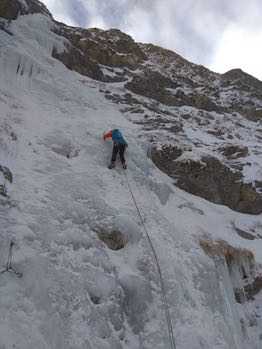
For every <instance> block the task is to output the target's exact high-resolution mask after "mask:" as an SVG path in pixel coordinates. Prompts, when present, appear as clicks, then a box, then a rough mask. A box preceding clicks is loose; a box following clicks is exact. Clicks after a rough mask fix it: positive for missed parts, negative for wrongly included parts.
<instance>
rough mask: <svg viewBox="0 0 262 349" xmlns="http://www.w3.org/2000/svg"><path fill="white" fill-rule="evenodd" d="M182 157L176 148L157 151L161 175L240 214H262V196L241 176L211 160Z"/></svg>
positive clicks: (184, 188)
mask: <svg viewBox="0 0 262 349" xmlns="http://www.w3.org/2000/svg"><path fill="white" fill-rule="evenodd" d="M181 153H182V152H181V151H180V150H179V149H177V148H176V147H172V146H164V147H153V149H152V152H151V156H152V160H153V162H154V163H155V164H156V165H157V167H158V168H159V169H160V170H161V171H163V172H165V173H166V174H167V175H169V176H170V177H172V178H174V179H176V180H177V182H176V185H177V186H178V187H179V188H181V189H183V190H186V191H187V192H189V193H191V194H194V195H197V196H200V197H202V198H204V199H207V200H209V201H212V202H214V203H216V204H223V205H226V206H228V207H230V208H232V209H233V210H236V211H239V212H244V213H251V214H259V213H261V212H262V195H261V194H259V193H257V192H256V190H255V188H254V187H253V186H252V185H251V184H245V183H243V181H242V174H241V172H238V171H232V170H231V169H230V168H229V167H227V166H226V165H224V164H223V163H221V162H220V161H219V160H218V159H216V158H214V157H211V156H208V157H203V158H202V159H201V161H195V160H191V159H188V160H180V161H179V156H180V155H181Z"/></svg>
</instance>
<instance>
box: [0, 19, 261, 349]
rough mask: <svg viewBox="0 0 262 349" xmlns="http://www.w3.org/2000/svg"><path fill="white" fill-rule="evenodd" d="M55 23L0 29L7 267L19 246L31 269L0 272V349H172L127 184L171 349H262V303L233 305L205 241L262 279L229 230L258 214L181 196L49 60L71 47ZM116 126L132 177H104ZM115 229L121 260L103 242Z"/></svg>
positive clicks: (112, 113) (134, 138)
mask: <svg viewBox="0 0 262 349" xmlns="http://www.w3.org/2000/svg"><path fill="white" fill-rule="evenodd" d="M52 25H53V23H52V22H51V19H50V18H49V17H45V16H43V15H40V14H35V15H27V16H22V17H19V18H18V20H16V21H14V22H12V24H11V25H10V27H9V30H10V31H11V32H12V33H13V34H14V35H13V36H10V35H9V34H8V33H7V32H6V31H3V30H0V72H1V75H0V110H1V120H0V142H1V143H0V144H1V149H0V164H1V165H2V166H7V167H8V168H10V170H11V171H12V173H13V176H14V182H13V183H12V184H9V183H7V182H6V185H7V188H8V194H9V198H1V202H0V220H1V231H0V263H1V264H2V265H4V264H5V263H6V260H7V254H8V246H9V243H10V241H11V240H13V241H15V249H14V266H15V268H16V269H18V270H19V271H21V272H23V278H21V279H18V278H16V277H15V275H13V274H10V273H4V274H2V275H0V309H1V311H0V348H6V349H9V348H19V349H31V348H32V349H33V348H34V349H35V348H39V349H42V348H45V349H47V348H65V349H69V348H72V349H73V348H74V349H80V348H81V349H82V348H88V349H91V348H92V349H121V348H122V349H125V348H128V349H138V348H143V349H149V348H155V349H167V348H170V343H169V338H168V333H167V323H166V318H165V312H164V307H163V304H162V298H161V287H160V283H159V275H158V273H157V268H156V265H155V261H154V258H153V255H152V251H151V248H150V246H149V244H148V241H147V239H146V237H145V236H144V233H143V227H142V225H141V221H140V219H139V217H138V215H137V211H136V208H135V206H134V203H133V201H132V197H131V194H130V191H129V188H128V185H127V178H128V181H129V183H130V185H131V188H132V190H133V193H134V196H135V198H136V200H137V203H138V205H139V207H140V209H141V210H142V214H143V218H144V221H145V224H146V227H147V229H148V231H149V234H150V237H151V239H152V242H153V245H154V247H155V249H156V252H157V255H158V258H159V262H160V265H161V270H162V274H163V279H164V283H165V289H166V291H167V300H168V306H169V311H170V315H171V320H172V325H173V329H174V335H175V339H176V346H177V349H189V348H190V349H200V348H201V349H202V348H206V349H210V348H212V349H229V348H230V349H231V348H234V349H236V348H238V349H246V348H252V349H255V348H256V349H258V348H261V339H260V338H261V333H262V322H261V318H260V316H261V315H262V311H261V303H260V302H259V299H260V298H261V294H259V295H258V296H257V297H256V299H255V300H254V301H253V302H246V303H244V304H242V305H240V304H237V303H236V301H235V298H234V293H233V288H232V280H231V279H230V277H229V273H228V270H227V268H226V266H225V263H224V261H223V260H221V259H219V260H218V261H217V262H215V261H214V260H212V259H211V258H210V257H208V256H207V255H206V254H205V253H204V251H203V250H202V249H201V247H200V245H199V240H200V239H201V238H209V239H214V240H216V239H224V240H226V241H227V242H228V243H229V244H231V245H233V246H236V247H241V248H248V249H249V250H251V251H252V252H253V253H254V254H255V256H256V260H257V262H258V265H257V268H259V263H262V253H261V247H262V243H261V240H245V239H241V238H240V237H239V235H238V234H237V232H236V230H235V229H234V223H235V224H236V225H237V224H238V226H243V224H244V225H245V226H250V225H252V224H253V225H254V224H255V225H256V226H261V225H262V217H261V216H257V217H255V218H254V217H251V216H249V215H243V214H239V213H237V212H234V211H231V210H230V209H228V208H225V207H223V206H217V205H214V204H211V203H209V202H207V201H205V200H203V199H199V198H197V197H194V196H192V195H190V194H187V193H185V192H183V191H181V190H179V189H177V188H176V187H175V186H174V185H173V182H172V180H171V179H170V178H168V177H167V176H166V175H164V174H162V173H161V172H160V171H159V170H158V169H156V167H155V166H154V165H153V163H152V162H151V160H150V159H148V158H147V156H146V154H147V141H146V138H144V139H143V137H142V138H141V137H139V132H140V129H139V127H140V126H139V125H135V124H133V123H132V122H131V121H129V120H128V118H127V116H124V115H123V114H122V113H121V112H120V107H118V106H117V105H116V104H114V103H111V102H110V101H108V100H107V99H105V98H104V95H103V94H102V93H101V92H100V89H103V88H104V85H105V84H103V83H99V82H95V81H93V80H91V79H89V78H86V77H83V76H81V75H79V74H77V73H74V72H71V71H69V70H67V69H66V68H65V66H64V65H63V64H62V63H60V62H58V61H56V60H55V59H53V58H52V57H51V52H52V49H53V48H54V47H55V48H56V49H57V50H63V44H64V43H63V39H62V38H61V37H59V36H57V35H55V34H54V33H52V32H51V31H50V28H52ZM114 86H115V85H114ZM106 88H107V89H109V88H110V84H106ZM120 88H121V84H120ZM115 126H117V127H118V128H120V129H121V130H122V131H123V132H124V135H125V137H126V139H127V140H128V143H129V147H128V151H127V161H128V170H127V172H126V175H125V173H124V172H123V170H121V169H120V168H117V169H116V170H114V171H109V170H108V169H107V164H108V161H109V159H110V155H111V144H110V142H105V143H104V142H103V141H102V137H101V135H102V133H103V132H104V131H105V130H108V129H111V128H112V127H115ZM189 136H190V135H189ZM243 222H244V223H243ZM112 230H119V231H121V232H122V234H123V235H124V237H125V241H126V242H127V244H126V246H125V247H124V248H123V249H121V250H118V251H113V250H110V249H109V248H108V247H107V246H106V245H105V244H104V243H103V242H102V241H101V240H100V239H99V238H98V234H99V232H101V231H112ZM250 319H255V321H253V322H252V321H251V320H250ZM254 322H255V324H254Z"/></svg>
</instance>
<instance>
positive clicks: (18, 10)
mask: <svg viewBox="0 0 262 349" xmlns="http://www.w3.org/2000/svg"><path fill="white" fill-rule="evenodd" d="M29 13H42V14H45V15H48V16H50V17H51V13H50V12H49V11H48V10H47V8H46V7H45V5H44V4H43V3H41V2H40V1H38V0H1V3H0V17H3V18H6V19H9V20H12V19H16V18H17V17H18V16H19V15H25V14H29Z"/></svg>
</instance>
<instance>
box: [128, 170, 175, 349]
mask: <svg viewBox="0 0 262 349" xmlns="http://www.w3.org/2000/svg"><path fill="white" fill-rule="evenodd" d="M125 176H126V180H127V184H128V189H129V191H130V194H131V197H132V200H133V202H134V205H135V207H136V210H137V213H138V216H139V218H140V220H141V224H142V226H143V229H144V232H145V235H146V237H147V240H148V242H149V245H150V247H151V250H152V252H153V256H154V259H155V263H156V266H157V270H158V274H159V280H160V285H161V293H162V300H163V304H164V308H165V315H166V322H167V327H168V334H169V341H170V347H171V349H176V344H175V337H174V331H173V326H172V321H171V317H170V312H169V308H168V303H167V297H166V290H165V285H164V280H163V276H162V272H161V268H160V263H159V260H158V256H157V253H156V250H155V248H154V245H153V243H152V241H151V239H150V236H149V233H148V230H147V228H146V225H145V222H144V219H143V216H142V214H141V210H140V209H139V206H138V204H137V201H136V198H135V196H134V194H133V191H132V188H131V185H130V182H129V179H128V176H127V173H126V171H125Z"/></svg>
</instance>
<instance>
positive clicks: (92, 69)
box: [53, 23, 146, 82]
mask: <svg viewBox="0 0 262 349" xmlns="http://www.w3.org/2000/svg"><path fill="white" fill-rule="evenodd" d="M55 32H56V34H58V35H61V36H64V37H66V38H67V39H68V42H69V44H68V45H67V49H66V51H65V52H63V53H59V54H58V53H57V52H56V51H53V57H55V58H57V59H59V60H60V61H62V62H63V63H64V64H65V66H66V67H68V68H69V69H71V70H75V71H77V72H78V73H80V74H82V75H87V76H89V77H91V78H93V79H96V80H99V81H105V82H119V81H125V80H126V76H125V77H121V75H117V76H116V77H112V76H106V75H105V74H103V73H102V70H101V67H100V65H103V66H107V67H115V68H125V69H131V70H134V69H136V68H137V66H138V65H139V64H140V63H142V62H143V60H145V59H146V56H145V55H144V53H143V51H142V50H141V49H140V47H139V45H138V44H137V43H135V41H134V40H133V39H132V38H131V37H130V36H129V35H126V34H124V33H122V32H121V31H120V30H117V29H111V30H105V31H104V30H101V29H96V28H94V29H88V30H85V29H80V28H78V29H77V30H74V29H73V28H71V27H67V26H65V25H63V24H61V23H57V26H56V29H55Z"/></svg>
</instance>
